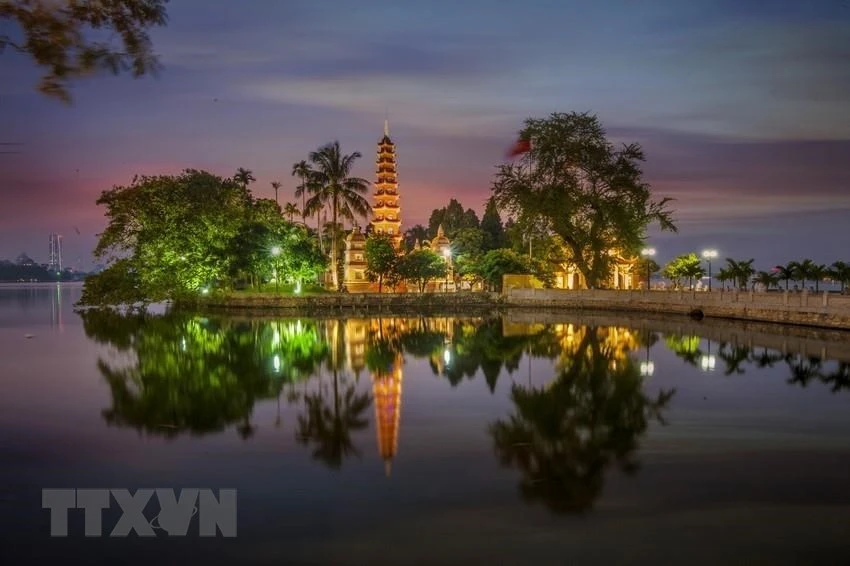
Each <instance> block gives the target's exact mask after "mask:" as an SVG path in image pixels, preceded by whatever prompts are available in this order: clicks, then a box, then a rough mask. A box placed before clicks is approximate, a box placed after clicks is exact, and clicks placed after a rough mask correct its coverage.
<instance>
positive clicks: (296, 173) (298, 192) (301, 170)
mask: <svg viewBox="0 0 850 566" xmlns="http://www.w3.org/2000/svg"><path fill="white" fill-rule="evenodd" d="M312 175H313V169H312V168H311V167H310V164H309V163H307V161H306V160H304V159H302V160H301V161H299V162H298V163H294V164H293V165H292V176H293V177H298V178H299V179H301V186H300V187H298V188H297V189H295V198H298V197H301V214H302V215H303V217H302V220H304V219H306V218H307V193H308V192H309V189H310V187H309V186H308V185H307V179H309V178H310V177H311V176H312ZM316 220H317V221H318V215H317V218H316ZM317 229H318V225H317Z"/></svg>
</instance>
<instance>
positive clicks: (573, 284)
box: [553, 253, 640, 289]
mask: <svg viewBox="0 0 850 566" xmlns="http://www.w3.org/2000/svg"><path fill="white" fill-rule="evenodd" d="M612 255H615V253H612ZM637 261H638V260H637V258H632V259H627V258H624V257H622V256H620V255H619V254H616V257H614V261H613V265H612V266H611V271H610V272H609V275H608V278H607V281H606V282H605V286H606V287H607V288H608V289H634V288H635V287H637V284H638V283H639V282H640V276H639V275H638V274H637V267H636V266H637ZM553 287H554V288H556V289H587V283H586V282H585V279H584V275H582V274H581V272H580V271H579V270H578V268H577V267H576V266H575V264H573V263H572V262H566V263H563V264H558V265H557V267H556V268H555V283H554V285H553Z"/></svg>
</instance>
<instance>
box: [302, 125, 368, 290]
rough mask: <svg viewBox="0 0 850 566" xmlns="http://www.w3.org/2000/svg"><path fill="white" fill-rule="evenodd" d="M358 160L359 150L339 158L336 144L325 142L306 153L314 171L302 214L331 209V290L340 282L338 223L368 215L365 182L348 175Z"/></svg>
mask: <svg viewBox="0 0 850 566" xmlns="http://www.w3.org/2000/svg"><path fill="white" fill-rule="evenodd" d="M360 157H362V155H361V154H360V152H359V151H355V152H354V153H351V154H348V155H343V153H342V151H341V150H340V147H339V142H338V141H335V142H333V143H329V144H327V145H325V146H323V147H321V148H319V149H318V150H317V151H313V152H311V153H310V162H311V163H312V165H313V167H314V170H313V172H312V173H310V185H309V190H310V191H311V192H312V194H313V196H312V197H311V198H310V200H308V201H307V205H306V207H305V211H304V214H305V215H306V214H313V213H316V212H318V211H319V210H321V209H322V208H330V209H331V231H332V234H331V246H330V249H331V265H332V266H336V269H334V270H333V281H334V288H336V289H339V286H340V281H342V269H343V268H342V266H341V261H340V260H341V259H342V258H341V254H340V253H339V252H340V245H339V238H338V236H339V228H338V227H339V221H340V220H342V219H347V220H350V221H352V222H354V221H355V220H356V219H357V218H358V217H365V216H366V215H367V214H369V212H371V210H372V207H371V206H369V201H368V200H366V198H365V197H364V196H363V195H365V194H366V193H367V192H368V190H369V181H367V180H366V179H362V178H360V177H353V176H352V175H351V173H352V170H353V169H354V162H355V161H356V160H357V159H359V158H360Z"/></svg>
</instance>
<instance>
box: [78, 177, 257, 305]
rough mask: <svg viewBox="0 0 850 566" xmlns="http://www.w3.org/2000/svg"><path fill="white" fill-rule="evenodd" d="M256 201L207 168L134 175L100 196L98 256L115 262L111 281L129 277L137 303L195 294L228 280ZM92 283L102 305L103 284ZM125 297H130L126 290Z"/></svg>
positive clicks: (92, 296) (90, 288) (233, 183)
mask: <svg viewBox="0 0 850 566" xmlns="http://www.w3.org/2000/svg"><path fill="white" fill-rule="evenodd" d="M251 202H252V201H251V197H250V193H248V191H247V189H246V188H245V187H244V186H242V185H239V184H237V183H236V182H234V181H233V180H232V179H222V178H220V177H216V176H215V175H212V174H210V173H206V172H203V171H196V170H191V169H188V170H186V171H184V172H183V173H182V174H181V175H179V176H157V177H136V178H134V180H133V182H132V183H131V184H130V185H129V186H115V187H113V188H112V189H110V190H107V191H104V192H103V193H102V194H101V196H100V198H98V200H97V204H99V205H103V206H105V207H106V218H107V220H108V224H107V226H106V229H105V230H104V231H103V232H102V233H101V235H100V239H99V240H98V243H97V246H96V247H95V250H94V255H95V257H96V258H98V259H100V260H105V261H106V262H107V263H110V264H112V266H113V267H112V270H110V273H109V275H108V276H105V277H109V278H110V279H111V280H112V281H115V279H117V278H119V277H123V278H125V279H126V281H127V285H125V286H122V289H124V290H125V291H129V289H130V285H132V286H134V289H135V290H134V292H135V293H136V295H137V296H136V300H137V301H159V300H164V299H168V298H174V297H176V296H179V295H182V294H186V293H194V292H197V291H198V290H199V289H201V288H202V287H206V286H208V285H210V284H212V283H215V282H216V281H221V280H224V279H227V277H228V272H229V271H230V261H231V259H232V258H231V255H230V253H229V252H230V250H231V249H232V240H233V238H235V237H236V236H237V234H239V232H240V231H241V229H242V227H243V225H244V222H245V218H246V211H247V209H248V208H249V207H250V203H251ZM120 259H124V260H125V261H122V262H120V263H119V262H118V260H120ZM119 270H121V271H120V272H119ZM86 285H91V286H90V287H89V293H88V294H87V295H86V298H87V299H88V300H91V301H95V302H97V303H100V302H101V301H99V300H98V298H97V297H96V296H95V295H94V290H95V289H103V287H104V286H103V285H102V281H98V280H97V279H95V280H93V281H91V282H87V283H86ZM122 296H124V297H125V298H127V299H129V294H128V293H122Z"/></svg>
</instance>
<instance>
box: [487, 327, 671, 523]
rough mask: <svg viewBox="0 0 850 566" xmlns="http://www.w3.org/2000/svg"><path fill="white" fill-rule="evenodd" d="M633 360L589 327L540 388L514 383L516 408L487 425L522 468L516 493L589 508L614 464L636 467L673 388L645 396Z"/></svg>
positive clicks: (557, 507) (559, 507)
mask: <svg viewBox="0 0 850 566" xmlns="http://www.w3.org/2000/svg"><path fill="white" fill-rule="evenodd" d="M642 385H643V382H642V379H641V377H640V375H639V370H638V367H637V365H636V364H635V362H634V361H632V360H631V359H630V358H628V357H626V358H624V359H623V358H619V356H618V355H617V354H616V351H615V350H614V349H613V348H610V347H609V346H608V345H606V342H605V338H604V329H597V328H587V329H586V330H585V332H583V333H582V335H581V338H580V339H579V342H578V344H577V346H576V347H575V349H574V354H573V356H572V357H571V359H570V360H569V361H567V362H566V363H563V364H562V367H561V369H560V373H559V374H558V375H557V377H556V378H555V380H554V381H553V382H552V383H550V384H549V385H548V386H546V387H544V388H535V387H522V386H518V385H514V386H513V387H512V388H511V400H512V401H513V403H514V406H515V407H516V412H515V413H514V414H513V415H511V417H510V418H509V419H508V420H499V421H496V422H495V423H493V424H492V425H491V426H490V434H491V435H492V437H493V441H494V444H495V450H496V454H497V456H498V458H499V460H500V461H501V463H502V465H504V466H509V467H516V468H517V469H519V470H520V471H521V473H522V476H523V477H522V480H521V482H520V491H521V493H522V495H523V497H524V498H525V499H526V500H527V501H529V502H534V501H540V502H542V503H543V504H544V505H546V506H547V507H548V508H549V509H551V510H552V511H554V512H558V513H562V512H581V511H586V510H588V509H590V508H591V507H592V506H593V502H594V501H595V500H596V498H597V497H598V496H599V494H600V493H601V490H602V486H603V483H604V473H605V470H606V469H607V468H608V467H609V466H611V464H616V465H617V466H619V467H620V469H622V470H623V471H625V472H626V473H634V472H635V471H636V470H637V469H638V462H637V460H636V459H635V456H634V451H635V450H636V448H637V446H638V440H639V438H640V437H641V436H642V435H643V434H644V432H645V431H646V429H647V426H648V423H649V420H650V419H651V418H655V419H658V420H659V421H661V422H663V420H662V419H661V410H662V409H664V408H665V407H666V405H667V404H668V403H669V401H670V399H671V398H672V396H673V394H674V391H672V390H671V391H666V392H665V391H661V392H659V394H658V396H657V397H656V398H655V399H650V398H648V397H647V396H646V395H644V393H643V390H642Z"/></svg>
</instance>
